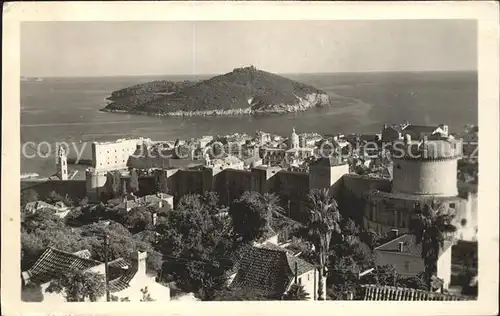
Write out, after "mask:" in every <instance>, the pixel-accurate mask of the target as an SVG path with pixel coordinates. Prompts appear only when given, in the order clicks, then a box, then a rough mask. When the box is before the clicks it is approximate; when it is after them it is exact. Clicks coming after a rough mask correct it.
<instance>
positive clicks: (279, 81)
mask: <svg viewBox="0 0 500 316" xmlns="http://www.w3.org/2000/svg"><path fill="white" fill-rule="evenodd" d="M108 100H109V101H110V103H109V104H108V105H107V106H106V107H105V108H103V109H101V111H104V112H112V113H128V114H139V115H150V116H172V117H189V116H237V115H267V114H287V113H296V112H303V111H307V110H309V109H311V108H314V107H322V106H329V105H330V100H329V97H328V95H327V94H326V93H325V92H324V91H321V90H319V89H316V88H314V87H311V86H309V85H305V84H303V83H300V82H296V81H293V80H290V79H288V78H285V77H282V76H278V75H275V74H272V73H269V72H265V71H262V70H258V69H256V68H255V67H253V66H252V67H246V68H238V69H234V70H233V71H232V72H230V73H227V74H224V75H220V76H216V77H213V78H210V79H208V80H203V81H196V82H195V81H182V82H171V81H153V82H149V83H145V84H139V85H135V86H132V87H128V88H125V89H121V90H118V91H114V92H113V93H112V94H111V96H110V97H109V98H108Z"/></svg>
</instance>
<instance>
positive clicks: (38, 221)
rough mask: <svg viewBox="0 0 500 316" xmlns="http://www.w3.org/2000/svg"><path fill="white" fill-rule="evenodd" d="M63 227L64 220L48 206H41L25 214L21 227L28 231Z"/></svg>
mask: <svg viewBox="0 0 500 316" xmlns="http://www.w3.org/2000/svg"><path fill="white" fill-rule="evenodd" d="M63 227H64V221H63V220H62V219H61V218H60V217H59V216H57V215H56V214H55V211H54V210H52V209H49V208H43V209H41V210H38V211H36V212H34V213H28V214H26V215H25V217H24V220H23V224H22V228H23V229H24V230H25V231H26V232H28V233H31V232H34V231H35V230H55V229H61V228H63Z"/></svg>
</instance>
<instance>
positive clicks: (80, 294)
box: [46, 270, 105, 302]
mask: <svg viewBox="0 0 500 316" xmlns="http://www.w3.org/2000/svg"><path fill="white" fill-rule="evenodd" d="M46 291H47V292H49V293H52V292H55V293H61V292H63V293H64V297H65V298H66V301H68V302H84V301H85V300H87V299H88V300H90V301H91V302H95V301H97V300H98V299H99V298H100V297H102V296H103V295H104V293H105V285H104V276H103V275H102V274H100V273H97V272H92V271H81V270H74V271H70V272H69V273H66V274H63V275H61V276H60V277H59V278H58V279H55V280H53V281H52V282H51V283H50V285H49V286H48V287H47V289H46Z"/></svg>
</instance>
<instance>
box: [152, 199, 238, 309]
mask: <svg viewBox="0 0 500 316" xmlns="http://www.w3.org/2000/svg"><path fill="white" fill-rule="evenodd" d="M214 199H216V196H215V195H213V194H210V199H207V195H205V196H200V195H185V196H183V197H182V198H181V200H180V201H179V203H178V205H177V208H176V211H175V212H169V213H168V214H167V215H166V221H165V222H164V223H163V224H161V225H159V227H158V228H157V230H158V232H159V234H160V237H159V238H160V240H159V245H160V249H161V251H162V253H163V256H164V259H165V264H164V266H163V271H164V272H163V276H164V277H166V278H170V279H171V280H173V281H175V282H176V284H177V285H178V286H179V287H180V288H181V289H183V290H184V291H187V292H194V293H195V294H196V295H198V296H199V297H200V298H201V299H202V300H211V299H213V298H214V297H215V294H216V292H217V291H219V290H222V289H223V287H224V284H225V282H226V272H227V271H228V270H229V269H231V267H232V260H231V256H232V254H233V253H234V251H235V249H236V247H237V246H238V244H237V243H236V242H235V238H234V234H233V232H232V227H231V223H230V221H229V220H228V219H227V218H226V217H224V216H219V215H218V214H217V213H216V212H214V210H213V208H214V207H215V205H212V206H210V204H209V203H204V201H207V200H210V201H212V203H215V202H216V200H214Z"/></svg>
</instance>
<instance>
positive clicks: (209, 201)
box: [201, 191, 221, 214]
mask: <svg viewBox="0 0 500 316" xmlns="http://www.w3.org/2000/svg"><path fill="white" fill-rule="evenodd" d="M201 202H202V204H203V207H205V208H206V209H207V211H208V212H209V213H210V214H218V213H219V212H220V210H221V206H220V204H219V195H218V194H217V193H216V192H212V191H207V192H205V193H204V194H203V195H202V196H201Z"/></svg>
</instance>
